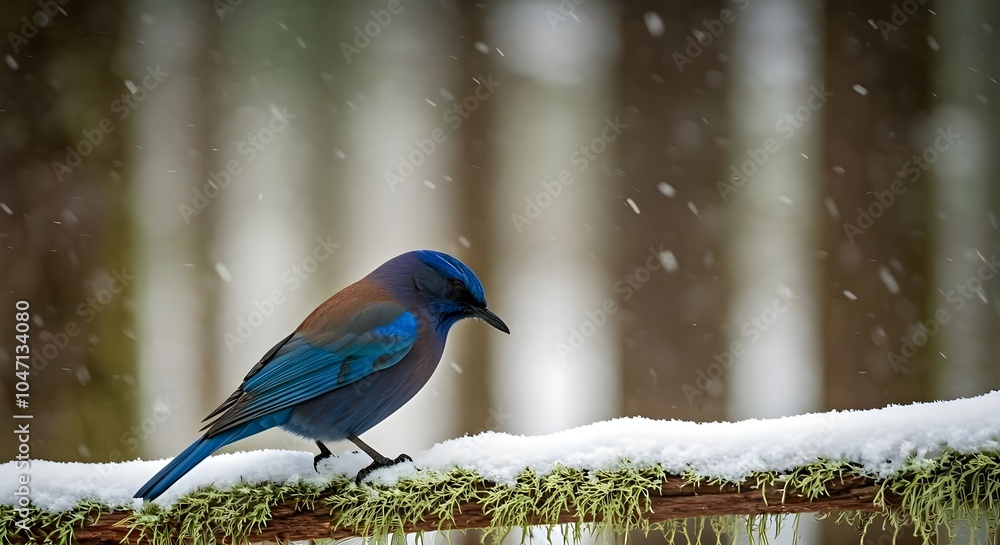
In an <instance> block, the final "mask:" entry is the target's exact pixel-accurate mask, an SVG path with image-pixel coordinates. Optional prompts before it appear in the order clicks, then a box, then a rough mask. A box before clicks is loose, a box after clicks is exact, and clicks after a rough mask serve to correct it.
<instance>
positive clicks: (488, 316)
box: [472, 307, 510, 335]
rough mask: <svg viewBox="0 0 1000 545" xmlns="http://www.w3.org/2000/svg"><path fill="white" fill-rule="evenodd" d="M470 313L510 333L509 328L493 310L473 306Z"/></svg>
mask: <svg viewBox="0 0 1000 545" xmlns="http://www.w3.org/2000/svg"><path fill="white" fill-rule="evenodd" d="M472 315H473V316H475V317H476V318H479V319H480V320H482V321H484V322H486V323H488V324H490V325H491V326H493V327H495V328H497V329H499V330H500V331H503V332H504V333H506V334H508V335H510V328H508V327H507V324H505V323H503V320H501V319H500V317H499V316H497V315H496V314H493V312H492V311H490V310H489V309H487V308H486V307H473V308H472Z"/></svg>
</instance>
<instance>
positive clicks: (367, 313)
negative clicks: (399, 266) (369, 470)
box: [206, 302, 418, 437]
mask: <svg viewBox="0 0 1000 545" xmlns="http://www.w3.org/2000/svg"><path fill="white" fill-rule="evenodd" d="M417 328H418V324H417V318H416V316H414V315H413V313H411V312H409V311H407V310H406V309H404V308H403V307H401V306H400V305H397V304H395V303H390V302H378V303H372V304H369V305H366V306H365V307H363V308H362V309H361V310H359V311H358V312H357V313H355V314H354V315H353V316H351V317H350V318H349V319H347V320H345V321H343V322H342V324H341V325H338V326H336V327H335V328H333V329H332V330H331V329H329V328H328V329H327V330H325V331H323V332H322V334H321V335H310V334H308V333H303V332H296V333H293V334H291V335H289V336H288V337H286V338H285V339H284V340H283V341H281V342H280V343H278V344H277V345H276V346H275V347H274V348H272V349H271V350H270V351H269V352H268V354H267V355H265V356H264V358H263V359H261V361H260V362H259V363H258V364H257V365H255V366H254V368H253V369H251V370H250V373H249V374H247V376H246V378H245V379H243V384H242V385H240V388H239V389H238V390H236V392H234V393H233V395H231V396H229V399H227V400H226V401H225V402H223V404H222V405H220V406H219V408H218V409H216V410H215V411H213V412H212V414H210V415H209V416H208V417H207V418H206V420H208V419H209V418H212V417H214V416H216V415H219V414H221V416H219V418H218V419H217V420H216V421H214V422H212V423H211V424H209V425H208V426H207V427H208V432H207V433H206V436H207V437H211V436H213V435H215V434H217V433H220V432H223V431H225V430H228V429H231V428H233V427H235V426H238V425H240V424H243V423H245V422H248V421H250V420H253V419H255V418H258V417H260V416H263V415H266V414H271V413H274V412H277V411H280V410H283V409H287V408H289V407H292V406H295V405H296V404H298V403H301V402H303V401H306V400H309V399H312V398H314V397H316V396H318V395H320V394H324V393H326V392H329V391H332V390H335V389H337V388H341V387H344V386H346V385H349V384H351V383H353V382H355V381H358V380H360V379H362V378H364V377H366V376H368V375H370V374H372V373H374V372H376V371H379V370H381V369H385V368H387V367H391V366H392V365H395V364H396V363H398V362H399V360H401V359H403V357H404V356H405V355H406V354H407V353H408V352H409V351H410V349H411V348H412V347H413V343H415V342H416V340H417Z"/></svg>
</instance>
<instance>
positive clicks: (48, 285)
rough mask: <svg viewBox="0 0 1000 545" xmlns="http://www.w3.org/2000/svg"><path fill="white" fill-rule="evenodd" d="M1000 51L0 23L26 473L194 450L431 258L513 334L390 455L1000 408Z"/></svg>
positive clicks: (321, 12) (716, 29)
mask: <svg viewBox="0 0 1000 545" xmlns="http://www.w3.org/2000/svg"><path fill="white" fill-rule="evenodd" d="M998 27H1000V4H997V3H995V2H989V1H986V0H979V1H970V2H954V3H944V2H936V1H934V0H930V1H926V0H897V1H895V2H889V1H888V0H883V1H875V2H871V1H857V0H846V1H841V2H827V3H823V2H818V1H799V0H705V1H694V0H677V1H664V2H647V1H632V0H622V1H617V2H612V1H602V0H561V1H556V0H551V1H529V0H520V1H517V0H511V1H504V2H484V3H473V2H457V1H439V2H410V1H408V0H386V1H384V2H383V1H376V2H371V3H365V4H361V3H353V4H349V3H334V2H319V1H314V2H297V3H281V4H280V5H278V6H275V5H273V4H270V3H265V2H261V1H257V0H242V1H241V0H215V1H213V2H207V1H194V0H184V1H177V2H159V1H153V0H144V1H143V0H135V1H126V0H88V1H86V2H84V1H82V0H40V1H36V2H24V1H19V2H7V3H5V4H4V6H3V8H0V28H2V29H3V33H4V36H5V40H4V42H5V43H4V44H3V49H2V51H0V54H2V56H3V61H4V62H3V63H2V65H0V173H2V174H0V264H2V265H0V274H2V282H3V288H4V289H3V300H4V301H3V307H2V308H4V309H6V311H5V312H0V331H5V332H7V333H6V338H5V339H4V340H3V341H2V342H0V347H2V348H0V361H3V362H4V366H5V368H7V369H11V368H12V367H13V364H12V361H13V351H12V350H11V348H10V347H11V346H12V344H10V343H12V342H13V335H14V333H13V332H14V312H15V310H14V308H15V302H16V301H17V300H27V301H29V302H30V305H31V323H32V337H31V349H32V351H33V354H34V355H33V358H32V366H33V370H34V374H33V376H32V379H31V380H32V390H31V393H32V398H31V399H32V406H31V411H32V412H33V413H34V414H35V420H34V421H33V425H32V427H33V430H34V433H33V435H32V454H33V456H35V457H38V458H47V459H53V460H62V461H95V462H96V461H108V460H128V459H134V458H136V457H144V458H151V457H153V458H157V457H167V456H173V455H174V454H176V453H177V452H179V451H180V450H181V449H182V448H183V447H184V446H186V445H187V444H188V443H189V442H190V441H192V440H193V439H194V438H195V437H196V436H197V430H198V428H199V422H200V420H201V419H202V417H203V416H204V415H206V414H207V413H208V412H209V411H210V410H211V409H212V408H214V407H215V406H216V405H217V404H218V403H219V402H221V401H222V400H223V399H225V397H226V396H227V395H228V394H229V393H230V392H231V391H232V389H233V388H234V387H235V386H236V385H237V384H238V383H239V380H240V379H241V378H242V376H243V375H244V374H245V373H246V371H247V370H248V369H249V368H250V367H251V366H252V365H253V364H254V363H255V362H256V361H257V360H258V359H259V358H260V356H261V355H262V354H263V353H264V352H265V351H266V350H267V349H268V348H270V347H271V346H272V345H273V344H274V343H275V342H277V341H278V340H280V339H281V338H283V337H284V336H285V335H286V334H287V332H288V331H290V330H291V329H293V328H294V327H295V326H296V325H297V324H298V323H299V321H301V320H302V318H304V317H305V315H306V314H307V313H308V312H309V311H310V310H311V309H312V308H314V307H315V306H316V305H318V304H319V303H320V302H322V301H323V300H324V299H325V298H326V297H328V296H329V295H331V294H332V293H334V292H335V291H337V290H338V289H340V288H341V287H343V286H345V285H346V284H348V283H350V282H352V281H354V280H356V279H358V278H360V277H361V276H362V275H364V274H366V273H367V272H368V271H370V270H371V269H373V268H375V267H376V266H377V265H379V264H381V263H382V262H383V261H385V260H386V259H388V258H390V257H392V256H394V255H396V254H398V253H401V252H403V251H407V250H410V249H415V248H434V249H439V250H443V251H446V252H450V253H453V254H455V255H457V256H458V257H460V258H461V259H463V260H464V261H465V262H466V263H468V264H469V265H470V266H471V267H472V268H473V269H474V270H475V271H477V272H478V273H479V275H480V277H481V278H482V280H483V283H484V285H485V286H486V290H487V298H488V300H489V302H490V307H491V308H492V309H494V310H495V311H496V312H497V313H498V314H499V315H500V316H502V317H503V318H504V319H505V320H506V322H507V323H508V324H509V325H510V328H511V330H512V335H511V336H510V337H507V336H503V335H499V334H497V333H496V331H493V330H492V329H490V328H487V327H484V326H482V325H475V324H468V323H463V324H462V325H460V326H458V327H457V328H456V330H455V331H454V332H453V334H452V336H451V342H450V344H449V347H448V350H447V352H446V354H445V357H444V359H443V360H442V364H441V366H440V368H439V369H438V371H437V373H436V374H435V377H434V379H433V381H432V382H431V384H430V385H428V387H427V388H425V389H424V390H423V391H422V392H421V393H420V395H419V396H418V397H417V398H416V399H414V400H413V402H411V403H410V404H409V405H407V406H406V407H405V408H404V409H403V410H401V411H400V412H398V413H397V414H396V415H394V416H392V417H391V418H390V419H389V420H387V421H386V422H385V423H383V424H381V425H380V426H378V427H377V428H376V429H374V430H373V431H372V432H371V433H370V434H368V436H366V440H368V441H369V443H371V444H372V445H373V446H375V447H376V448H379V449H380V450H382V451H383V452H387V453H393V454H394V453H397V452H414V451H419V450H421V449H423V448H426V447H428V446H430V445H431V444H433V443H435V442H437V441H441V440H443V439H447V438H451V437H455V436H459V435H462V434H465V433H476V432H479V431H483V430H486V429H493V430H501V431H507V432H513V433H526V434H538V433H546V432H551V431H555V430H559V429H564V428H567V427H572V426H577V425H581V424H586V423H590V422H593V421H597V420H602V419H607V418H612V417H615V416H622V415H642V416H646V417H650V418H678V419H689V420H702V421H704V420H717V419H741V418H748V417H771V416H780V415H789V414H796V413H803V412H809V411H822V410H829V409H854V408H871V407H880V406H883V405H886V404H888V403H908V402H913V401H922V400H933V399H945V398H954V397H957V396H968V395H976V394H980V393H984V392H987V391H989V390H991V389H996V388H998V387H1000V366H998V365H997V364H996V356H995V355H996V354H997V353H1000V335H997V331H998V330H1000V280H993V277H994V275H995V272H996V265H995V264H996V263H997V261H996V260H997V257H998V254H1000V236H998V221H1000V219H998V217H997V212H998V210H997V209H998V205H1000V184H997V183H994V181H993V178H994V173H995V172H996V171H997V169H998V167H1000V164H998V161H1000V149H998V146H1000V132H998V131H1000V123H998V122H997V115H998V110H997V108H998V104H1000V92H998V83H997V79H996V78H997V77H998V72H1000V40H998V39H997V38H998V37H997V35H996V33H997V29H998ZM0 376H2V378H0V384H2V387H3V389H4V390H5V392H4V398H5V399H13V393H14V392H13V386H12V377H11V376H12V373H11V372H5V373H3V374H2V375H0ZM0 406H2V407H3V408H2V409H0V414H4V415H9V414H10V411H11V410H12V407H13V403H12V402H4V403H3V404H0ZM3 444H4V445H5V446H4V451H5V453H4V454H3V459H11V458H12V457H13V455H14V448H13V443H12V442H8V441H4V442H3ZM235 447H236V448H237V449H251V448H301V449H312V446H311V445H309V444H307V443H304V442H300V441H297V440H294V439H292V438H291V437H290V436H288V435H287V434H284V433H283V432H273V433H269V434H263V435H261V436H258V437H255V438H253V439H250V440H246V441H242V442H240V443H239V444H238V445H235ZM344 448H346V445H345V446H344ZM800 532H801V533H802V534H803V537H804V538H808V539H807V540H806V541H804V542H805V543H825V544H834V543H838V544H839V543H856V542H857V537H856V536H855V535H854V534H853V531H852V530H851V529H850V528H846V527H836V526H834V525H832V524H826V523H824V524H821V525H815V524H803V525H802V526H801V527H800ZM651 539H652V538H651ZM867 540H868V541H871V542H872V543H879V544H880V545H881V544H882V543H886V544H888V542H889V541H888V537H887V536H885V535H882V534H873V533H869V537H868V539H867ZM653 541H655V539H653Z"/></svg>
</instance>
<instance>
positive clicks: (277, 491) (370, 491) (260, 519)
mask: <svg viewBox="0 0 1000 545" xmlns="http://www.w3.org/2000/svg"><path fill="white" fill-rule="evenodd" d="M858 473H861V469H860V467H859V466H858V465H856V464H853V463H850V462H838V461H831V460H820V461H817V462H814V463H811V464H808V465H805V466H803V467H800V468H797V469H795V470H794V471H791V472H788V473H784V474H778V473H774V472H765V473H759V474H755V475H753V476H752V477H751V478H750V479H748V480H747V481H745V482H749V483H755V484H757V485H758V486H764V485H767V486H774V487H778V488H781V489H783V490H784V491H786V492H787V491H789V490H796V491H798V492H800V493H804V494H805V495H807V496H808V497H810V498H814V499H815V498H820V497H822V496H824V495H826V494H827V486H828V485H829V484H831V483H835V482H838V481H840V480H842V479H843V478H844V477H845V476H847V475H849V474H858ZM666 476H667V475H666V473H665V471H664V470H663V468H661V467H659V466H651V467H648V466H646V467H644V466H637V465H634V464H631V463H628V462H625V463H623V464H622V466H621V467H620V468H619V469H616V470H613V471H610V470H609V471H604V470H596V471H581V470H575V469H569V468H565V467H557V468H556V469H555V470H553V471H551V472H549V473H546V474H543V475H537V474H535V473H532V472H530V471H525V472H524V473H522V474H521V475H520V476H519V477H518V478H517V480H516V482H515V483H513V484H511V485H493V484H491V483H489V482H486V481H485V480H484V479H483V478H482V477H481V476H479V475H478V474H476V473H474V472H471V471H467V470H462V469H454V470H451V471H448V472H438V471H421V472H418V473H416V474H415V475H413V476H412V477H409V478H406V479H403V480H401V481H400V482H399V483H398V484H397V486H394V487H390V488H383V487H378V488H372V487H368V486H364V487H360V488H359V487H356V486H354V485H353V483H352V482H351V481H349V480H348V479H346V478H344V477H340V476H338V477H335V478H334V479H333V480H332V481H331V482H330V483H329V484H328V488H326V489H324V488H321V487H318V486H315V485H309V484H305V483H265V484H260V485H255V486H250V485H243V486H237V487H235V488H232V489H229V490H225V491H220V490H215V489H212V488H204V489H201V490H198V491H196V492H194V493H192V494H190V495H188V496H185V497H184V498H182V499H181V500H179V501H178V502H176V503H175V504H174V505H173V506H171V507H170V508H169V509H164V508H161V507H158V506H156V505H148V506H146V507H145V508H144V509H142V510H141V511H138V512H135V513H132V516H131V517H130V518H129V519H128V520H127V524H128V525H129V528H130V531H131V532H132V534H131V535H132V537H135V534H136V533H139V534H142V535H144V536H145V537H146V538H147V539H148V540H149V541H150V542H151V543H152V544H153V545H166V544H168V543H176V542H178V541H179V540H190V541H191V542H193V543H195V544H201V543H215V542H216V535H217V534H222V535H226V536H229V537H232V538H235V539H240V538H243V537H246V536H249V535H251V534H252V533H253V532H254V531H255V530H257V529H259V528H261V527H263V526H264V525H265V524H266V523H267V522H268V520H269V519H270V516H271V509H272V508H273V507H274V506H277V505H280V504H284V503H286V502H295V503H296V504H297V505H301V506H303V507H306V508H321V509H329V510H330V512H331V515H332V517H333V522H334V524H335V527H338V528H357V529H358V530H359V531H360V533H361V534H363V535H365V536H372V537H381V538H386V537H389V536H393V537H395V536H401V535H402V533H403V528H404V527H406V526H407V525H408V524H410V523H414V522H417V521H422V520H429V519H430V520H440V521H441V524H440V526H439V527H447V526H450V525H451V523H453V522H454V518H453V517H454V514H455V513H456V512H457V511H458V510H459V509H460V508H461V506H462V505H463V504H466V503H469V502H477V503H480V504H482V505H483V506H484V508H485V512H486V513H487V514H489V515H490V516H491V517H492V524H491V526H490V527H489V528H487V529H485V537H486V538H502V537H504V536H505V535H506V534H507V533H509V532H510V531H511V530H512V529H515V528H523V529H526V528H528V527H530V526H537V525H541V526H548V527H549V529H550V531H551V529H552V528H553V527H554V525H555V524H556V523H557V521H558V517H559V514H560V513H563V512H567V511H568V512H571V513H575V514H576V517H577V518H576V520H575V521H574V523H572V524H570V525H569V526H568V527H567V531H566V535H568V536H569V537H570V538H571V539H579V538H580V537H581V536H583V535H584V534H585V533H598V534H602V535H605V536H608V535H612V534H620V533H625V532H630V531H635V530H639V531H642V532H644V533H647V534H648V533H650V532H658V533H662V534H663V536H664V537H665V538H666V539H667V540H669V541H670V542H672V543H684V542H686V543H698V542H701V540H702V538H704V537H706V535H708V534H711V535H712V536H714V540H715V541H716V542H717V543H721V541H722V539H723V536H725V535H729V536H736V535H738V534H740V533H745V534H746V535H747V536H748V537H749V538H750V541H751V542H754V543H762V544H763V543H767V540H768V539H769V537H771V536H773V535H775V533H776V532H779V531H782V528H783V527H784V526H787V524H788V517H785V516H777V517H776V516H762V515H760V516H735V515H727V516H717V517H705V518H695V519H689V520H672V521H666V522H661V523H654V524H651V523H649V521H648V520H647V519H646V514H647V513H649V511H650V509H651V501H650V500H651V497H650V495H651V494H655V493H656V492H655V491H656V490H658V489H659V487H660V484H661V483H662V482H663V479H664V478H665V477H666ZM684 478H685V482H687V483H691V484H693V483H699V484H703V485H704V484H708V485H718V486H723V485H726V484H732V483H729V482H727V481H724V480H720V479H706V478H704V477H701V476H698V475H695V474H686V475H684ZM737 484H738V483H737ZM878 486H879V491H878V494H877V496H876V500H875V503H876V505H877V506H878V507H880V508H881V512H879V513H867V512H865V513H863V512H843V513H838V514H837V515H836V519H835V520H837V521H838V522H842V523H847V524H852V525H854V526H856V527H857V528H858V529H859V531H860V532H861V534H860V536H861V537H860V540H863V539H864V532H865V531H866V530H867V529H868V527H869V526H870V525H872V524H876V523H877V522H876V521H878V520H881V521H883V522H882V524H883V525H885V526H887V527H889V528H891V529H892V530H893V531H894V533H897V534H898V533H899V532H900V531H904V528H905V529H906V530H905V531H912V532H913V534H914V535H916V536H917V537H919V538H921V539H922V540H923V541H924V542H925V543H930V542H931V541H932V540H933V539H934V538H935V536H936V535H937V532H939V531H942V530H943V531H947V532H949V534H950V535H951V536H952V537H954V533H955V530H956V528H959V527H963V525H964V524H973V525H976V524H979V525H985V526H986V527H987V530H988V535H989V536H990V539H991V540H995V537H996V530H997V524H998V521H1000V453H996V452H990V453H975V454H959V453H956V452H954V451H951V450H944V451H943V452H942V453H941V454H940V455H938V456H937V457H936V458H932V459H920V460H916V459H913V460H911V461H910V462H909V463H907V464H906V465H905V467H904V468H903V469H902V470H901V471H899V472H898V473H896V474H895V475H893V476H891V477H889V478H887V479H882V480H880V481H878ZM895 498H898V502H893V501H890V500H893V499H895ZM892 503H898V504H899V507H897V508H892V509H890V508H889V507H888V506H889V505H890V504H892ZM109 512H111V510H110V509H109V508H107V507H105V506H101V505H97V504H95V503H93V502H85V503H82V504H81V505H79V506H78V507H76V508H75V509H73V510H71V511H68V512H64V513H49V512H45V511H40V510H37V509H35V510H33V511H32V524H31V527H32V528H33V529H34V530H35V533H34V534H32V535H30V536H29V535H26V534H25V533H24V531H23V530H21V529H18V528H17V527H16V525H15V521H16V520H17V519H18V515H17V513H16V512H15V511H14V509H13V508H12V507H10V506H0V543H2V544H8V543H12V542H21V541H25V540H26V539H27V540H28V541H35V542H45V543H54V544H60V545H62V544H69V543H71V542H72V536H73V529H74V528H76V527H79V526H81V525H85V524H90V523H93V522H94V521H95V520H96V519H97V518H98V517H100V516H101V515H102V514H106V513H109ZM591 518H593V519H595V520H597V521H599V522H594V523H584V520H585V519H591ZM791 520H792V524H793V526H794V525H796V524H797V523H798V519H797V517H794V516H792V517H791ZM43 528H44V529H45V530H46V531H47V532H48V534H47V535H43V534H42V533H41V532H40V531H38V530H39V529H43ZM794 530H795V529H794V528H792V531H794ZM785 531H788V530H787V528H786V529H785ZM550 535H551V534H550Z"/></svg>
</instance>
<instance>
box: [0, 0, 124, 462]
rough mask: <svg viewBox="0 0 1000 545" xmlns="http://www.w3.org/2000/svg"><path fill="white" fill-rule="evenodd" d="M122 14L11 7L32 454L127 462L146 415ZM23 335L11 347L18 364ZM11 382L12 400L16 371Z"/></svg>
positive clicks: (8, 85)
mask: <svg viewBox="0 0 1000 545" xmlns="http://www.w3.org/2000/svg"><path fill="white" fill-rule="evenodd" d="M52 5H53V6H57V4H55V3H52ZM39 23H42V26H37V25H38V24H39ZM121 25H122V2H115V1H108V0H103V1H95V2H87V3H81V4H71V5H66V6H64V7H62V8H61V9H60V11H58V12H51V13H46V12H45V10H44V7H43V6H42V5H41V4H36V3H25V2H21V3H19V4H18V5H17V6H14V5H10V6H7V7H6V9H4V10H2V11H0V28H2V29H3V35H4V36H6V37H7V38H8V41H9V46H10V47H9V48H8V47H5V48H4V60H5V66H4V68H3V70H2V75H0V97H2V99H0V101H2V104H3V106H2V107H0V116H2V123H0V126H2V127H3V130H2V133H0V141H2V144H0V169H2V171H3V172H4V181H3V185H2V187H0V203H3V204H2V205H0V209H2V213H0V234H2V236H0V260H2V262H3V263H4V267H3V272H2V279H3V285H4V287H5V295H4V296H3V312H0V329H2V330H3V331H5V332H10V333H5V334H9V335H13V333H12V332H13V331H14V322H13V319H14V304H15V301H17V300H21V299H23V300H27V301H29V302H30V304H31V310H30V312H31V331H30V349H31V352H32V354H33V357H32V359H31V364H32V367H33V373H32V376H31V379H30V381H31V390H30V395H31V397H30V398H29V401H30V406H29V408H28V410H27V411H26V412H28V413H32V414H34V415H35V418H34V420H32V421H31V430H32V435H31V457H32V458H46V459H53V460H65V461H70V460H83V461H105V460H119V459H122V458H123V457H124V451H125V449H124V445H123V443H124V441H125V440H126V438H127V434H128V433H130V431H129V430H130V427H131V425H132V423H133V420H132V417H133V408H134V392H133V389H134V388H133V385H134V377H133V374H132V373H133V371H134V365H133V362H134V354H135V350H134V342H133V340H132V336H133V334H132V320H131V314H130V312H129V310H128V304H127V302H128V299H129V297H130V293H131V290H132V286H131V280H132V279H133V278H134V277H133V276H132V275H133V273H134V268H133V267H132V260H131V256H130V254H129V247H130V241H131V236H132V225H131V221H130V215H129V211H128V209H127V203H128V199H127V196H128V193H129V189H130V188H129V187H128V185H127V183H126V180H127V179H128V177H127V176H125V175H124V173H123V163H122V141H123V139H124V138H125V136H126V135H125V132H126V129H125V128H124V127H122V126H121V123H120V119H119V117H118V113H117V112H116V111H115V105H116V104H117V105H118V106H119V107H120V106H121V104H122V102H121V101H122V100H126V99H131V98H132V97H130V96H129V90H128V89H127V88H126V84H125V81H124V80H125V79H127V76H126V75H124V74H122V73H121V72H119V70H118V69H119V68H120V67H119V65H118V63H117V62H116V58H117V48H118V46H119V43H120V36H121V30H122V28H121ZM12 36H14V38H12ZM136 83H137V84H139V85H141V83H139V82H136ZM116 101H118V102H116ZM12 340H13V339H12V338H11V337H7V338H6V339H5V340H4V342H3V343H2V345H3V346H4V348H3V349H0V359H2V360H4V368H6V369H13V363H12V360H13V350H12V348H13V346H12V345H11V344H10V342H11V341H12ZM9 349H10V350H11V351H10V352H8V350H9ZM2 384H3V389H4V390H5V396H4V397H5V398H7V399H13V391H14V390H13V383H12V382H11V379H10V375H7V376H5V377H4V378H3V379H2ZM9 411H10V404H4V407H3V409H0V413H2V414H4V415H5V416H4V418H9V414H10V413H9ZM4 444H6V445H10V447H14V445H15V443H14V442H12V441H4ZM8 449H9V450H10V452H8V453H6V454H4V455H2V456H4V459H12V458H13V452H14V451H13V449H10V448H9V447H5V450H8Z"/></svg>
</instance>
